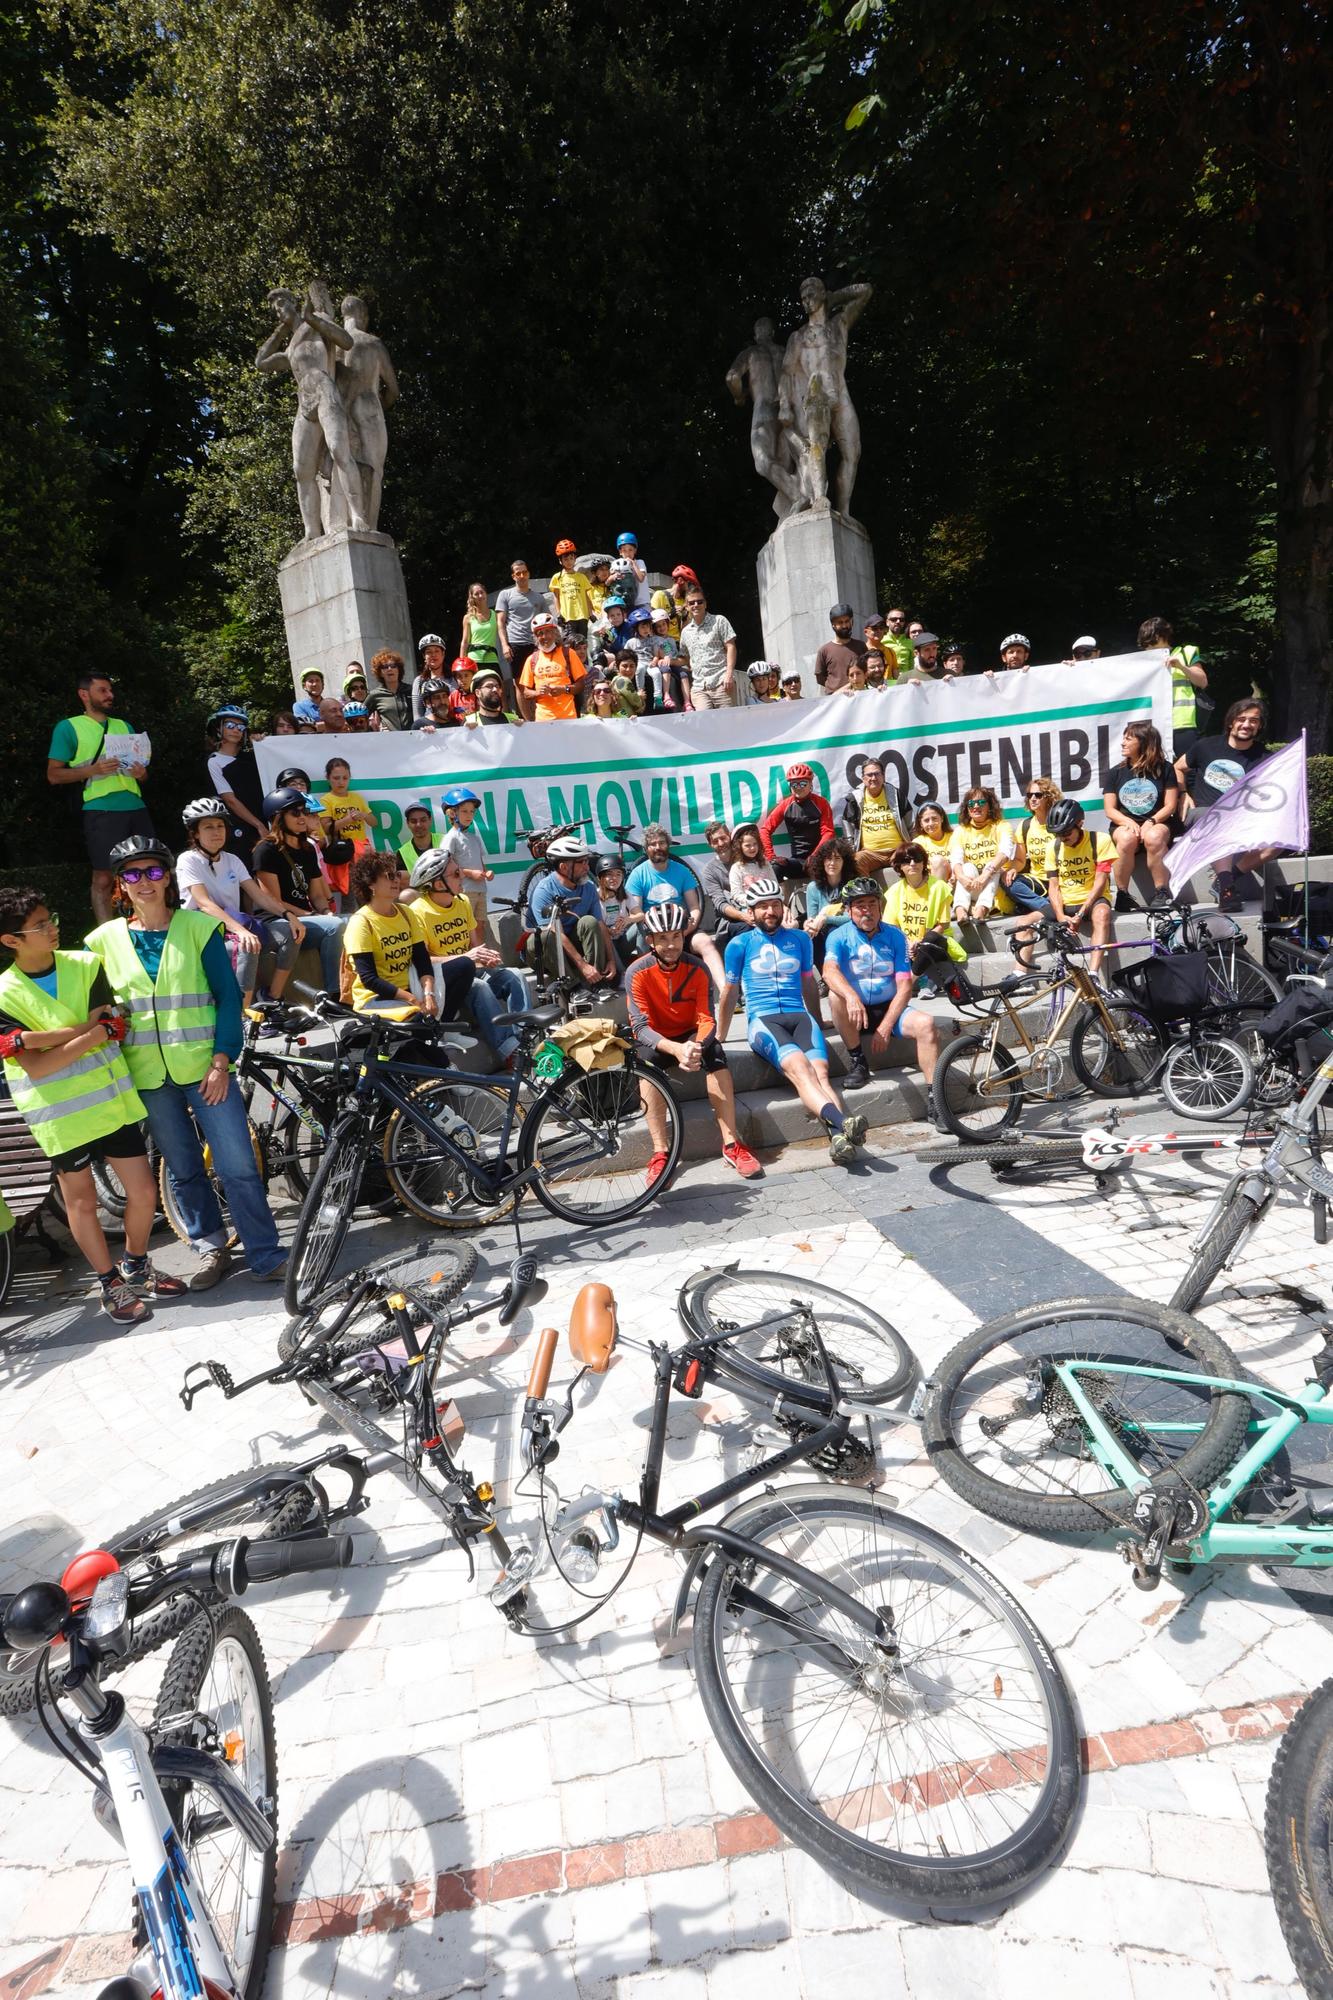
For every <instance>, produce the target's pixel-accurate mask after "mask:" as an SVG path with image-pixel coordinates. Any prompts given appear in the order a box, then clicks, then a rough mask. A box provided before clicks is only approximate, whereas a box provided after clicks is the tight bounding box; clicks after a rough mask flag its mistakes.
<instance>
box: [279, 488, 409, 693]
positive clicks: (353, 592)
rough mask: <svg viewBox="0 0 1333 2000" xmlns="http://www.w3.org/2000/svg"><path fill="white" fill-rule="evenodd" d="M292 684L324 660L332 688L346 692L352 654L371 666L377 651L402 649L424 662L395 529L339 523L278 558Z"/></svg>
mask: <svg viewBox="0 0 1333 2000" xmlns="http://www.w3.org/2000/svg"><path fill="white" fill-rule="evenodd" d="M278 589H279V591H280V592H281V595H282V616H283V621H284V623H285V624H286V627H287V651H288V653H289V655H290V656H291V663H292V684H293V686H294V687H295V689H296V692H297V694H300V692H301V676H302V674H307V673H309V672H310V670H311V668H312V667H318V668H319V670H320V672H321V673H322V674H323V676H324V685H325V687H326V688H327V690H328V692H329V693H330V694H335V695H340V694H341V693H342V684H343V676H344V675H345V674H346V672H347V663H348V661H349V660H360V662H361V664H362V666H363V667H364V668H365V669H366V673H367V677H369V673H370V662H371V658H372V656H373V655H374V654H375V653H380V652H385V651H388V652H393V653H401V654H402V656H403V661H404V663H405V666H406V670H407V673H408V675H409V676H410V675H411V674H412V673H413V671H414V668H415V664H416V650H415V648H414V646H413V644H412V626H411V621H410V619H409V617H408V610H407V590H406V588H405V586H404V583H403V567H402V564H401V563H400V562H399V560H398V551H397V549H396V548H395V547H394V544H393V542H392V540H391V538H390V537H389V536H388V535H380V534H369V533H357V531H356V530H355V529H351V528H339V529H338V530H337V531H336V532H335V533H334V534H331V535H321V536H319V538H318V540H316V541H313V542H298V543H297V545H296V547H295V548H294V549H293V550H292V552H291V554H290V555H289V556H287V557H285V558H284V560H283V561H282V562H281V563H279V565H278Z"/></svg>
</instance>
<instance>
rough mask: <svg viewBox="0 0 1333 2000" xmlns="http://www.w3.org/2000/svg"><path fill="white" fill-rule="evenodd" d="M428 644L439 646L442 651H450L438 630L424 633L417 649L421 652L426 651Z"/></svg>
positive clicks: (418, 641)
mask: <svg viewBox="0 0 1333 2000" xmlns="http://www.w3.org/2000/svg"><path fill="white" fill-rule="evenodd" d="M427 646H438V647H439V649H440V651H441V652H442V653H444V652H447V651H448V648H447V647H446V645H445V643H444V641H443V639H442V638H441V637H440V635H439V633H438V632H423V633H422V635H421V637H420V638H419V639H418V640H417V651H418V652H419V653H424V652H425V650H426V648H427Z"/></svg>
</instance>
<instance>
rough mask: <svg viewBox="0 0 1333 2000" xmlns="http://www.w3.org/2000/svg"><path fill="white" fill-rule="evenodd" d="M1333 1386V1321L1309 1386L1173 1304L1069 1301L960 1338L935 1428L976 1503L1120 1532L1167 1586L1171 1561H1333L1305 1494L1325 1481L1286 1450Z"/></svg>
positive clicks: (1127, 1552)
mask: <svg viewBox="0 0 1333 2000" xmlns="http://www.w3.org/2000/svg"><path fill="white" fill-rule="evenodd" d="M1330 1387H1333V1328H1329V1329H1326V1332H1325V1338H1324V1344H1323V1346H1322V1347H1321V1348H1320V1350H1319V1351H1318V1352H1317V1354H1316V1355H1315V1356H1314V1360H1313V1370H1312V1374H1311V1378H1310V1380H1309V1381H1307V1382H1306V1383H1305V1385H1304V1387H1303V1388H1302V1389H1301V1390H1300V1392H1299V1393H1298V1394H1297V1395H1294V1396H1292V1395H1287V1394H1286V1393H1285V1392H1284V1391H1282V1390H1278V1389H1270V1388H1268V1387H1267V1386H1266V1385H1265V1384H1264V1383H1262V1382H1255V1381H1252V1380H1249V1379H1247V1378H1246V1377H1244V1376H1242V1374H1241V1370H1240V1364H1239V1363H1238V1362H1237V1360H1236V1357H1235V1356H1234V1354H1232V1352H1231V1350H1230V1349H1229V1348H1228V1347H1227V1346H1226V1345H1225V1344H1224V1343H1223V1342H1222V1341H1220V1340H1219V1339H1218V1338H1217V1335H1216V1334H1215V1333H1213V1332H1212V1331H1211V1330H1210V1329H1209V1328H1208V1327H1206V1326H1204V1325H1202V1324H1201V1323H1200V1322H1199V1321H1198V1320H1195V1319H1191V1318H1190V1317H1189V1316H1188V1315H1187V1314H1185V1313H1182V1312H1179V1311H1177V1310H1176V1309H1175V1308H1173V1307H1171V1306H1159V1305H1154V1304H1152V1303H1151V1301H1149V1300H1147V1299H1130V1298H1117V1297H1105V1298H1088V1299H1061V1300H1056V1301H1054V1302H1052V1303H1051V1304H1049V1305H1040V1306H1030V1307H1027V1308H1025V1309H1024V1310H1023V1311H1021V1312H1017V1313H1010V1314H1007V1315H1006V1316H1005V1317H1003V1318H1001V1319H995V1320H991V1321H989V1322H988V1323H987V1324H986V1325H985V1326H981V1327H978V1328H977V1330H976V1332H975V1333H973V1334H970V1335H969V1336H968V1338H967V1339H966V1340H963V1341H960V1342H959V1344H958V1346H957V1347H955V1348H954V1349H953V1351H952V1353H950V1354H947V1355H946V1356H945V1358H944V1360H943V1361H942V1362H941V1363H940V1365H939V1367H938V1368H937V1369H935V1371H934V1373H933V1376H932V1379H931V1381H930V1383H929V1384H928V1385H927V1390H926V1396H925V1418H924V1427H923V1434H924V1439H925V1446H926V1451H927V1454H928V1456H929V1458H930V1460H931V1463H932V1464H933V1465H934V1466H935V1468H936V1470H937V1471H938V1472H939V1473H940V1474H941V1476H942V1477H943V1478H944V1479H946V1480H947V1481H948V1483H949V1484H950V1485H951V1486H952V1487H953V1488H954V1490H955V1492H957V1493H959V1494H961V1495H962V1497H963V1498H964V1499H965V1500H967V1501H969V1502H970V1503H971V1505H973V1506H975V1507H979V1508H980V1509H981V1511H982V1512H983V1513H985V1514H989V1515H991V1516H992V1517H993V1518H994V1519H995V1520H997V1521H1004V1522H1005V1523H1006V1524H1007V1525H1008V1526H1010V1527H1014V1528H1025V1529H1029V1530H1032V1531H1034V1532H1036V1533H1038V1534H1042V1533H1064V1532H1073V1533H1084V1532H1086V1531H1088V1530H1090V1529H1091V1530H1096V1529H1102V1530H1109V1531H1111V1532H1113V1533H1114V1534H1116V1535H1117V1536H1118V1537H1119V1538H1120V1539H1121V1542H1122V1554H1123V1555H1124V1556H1125V1559H1126V1561H1127V1562H1128V1563H1129V1564H1130V1567H1131V1569H1132V1572H1133V1576H1134V1581H1135V1583H1136V1584H1137V1585H1138V1586H1139V1587H1140V1589H1143V1590H1154V1589H1156V1587H1157V1585H1158V1584H1159V1583H1160V1581H1161V1577H1162V1570H1163V1566H1164V1565H1167V1564H1169V1565H1170V1566H1171V1567H1172V1568H1173V1569H1176V1570H1178V1571H1180V1572H1181V1573H1184V1572H1186V1571H1188V1570H1190V1569H1192V1568H1194V1567H1196V1566H1197V1565H1199V1564H1207V1563H1214V1562H1222V1561H1228V1560H1229V1561H1238V1562H1260V1563H1263V1564H1265V1565H1268V1566H1274V1565H1278V1566H1291V1567H1293V1568H1298V1569H1327V1568H1329V1567H1333V1531H1331V1530H1333V1523H1330V1520H1329V1518H1328V1517H1327V1516H1325V1515H1322V1514H1321V1513H1320V1512H1319V1511H1318V1509H1317V1508H1316V1507H1314V1506H1313V1505H1312V1504H1311V1503H1310V1502H1309V1501H1308V1500H1306V1499H1303V1498H1302V1493H1301V1488H1302V1486H1303V1485H1307V1484H1308V1485H1309V1486H1310V1487H1314V1486H1316V1485H1317V1484H1318V1482H1315V1481H1310V1482H1305V1481H1304V1480H1303V1479H1302V1478H1301V1477H1299V1476H1298V1475H1297V1474H1296V1473H1295V1472H1294V1471H1293V1469H1292V1468H1291V1466H1290V1464H1289V1463H1288V1461H1287V1459H1286V1454H1285V1450H1284V1447H1285V1446H1286V1444H1287V1442H1288V1440H1289V1439H1290V1438H1292V1437H1293V1436H1294V1435H1295V1433H1296V1432H1297V1431H1298V1430H1300V1429H1301V1427H1302V1425H1305V1424H1311V1425H1314V1426H1316V1427H1326V1426H1331V1425H1333V1402H1330V1401H1329V1399H1328V1395H1329V1389H1330ZM1252 1406H1258V1407H1259V1408H1260V1409H1262V1410H1264V1411H1265V1412H1266V1413H1265V1414H1263V1415H1257V1416H1252V1415H1251V1410H1252ZM1302 1517H1304V1518H1302Z"/></svg>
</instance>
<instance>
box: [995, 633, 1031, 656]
mask: <svg viewBox="0 0 1333 2000" xmlns="http://www.w3.org/2000/svg"><path fill="white" fill-rule="evenodd" d="M1011 646H1021V647H1022V648H1023V650H1024V652H1025V653H1030V652H1031V651H1032V641H1031V639H1029V637H1028V635H1027V633H1026V632H1011V633H1010V634H1009V636H1008V638H1007V639H1001V641H1000V651H1001V652H1002V653H1007V652H1008V651H1009V648H1010V647H1011Z"/></svg>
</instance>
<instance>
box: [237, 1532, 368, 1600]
mask: <svg viewBox="0 0 1333 2000" xmlns="http://www.w3.org/2000/svg"><path fill="white" fill-rule="evenodd" d="M351 1560H352V1537H351V1536H350V1535H312V1536H311V1537H310V1539H309V1540H308V1541H299V1542H295V1541H294V1542H244V1541H243V1542H242V1543H241V1544H240V1548H239V1552H238V1554H237V1556H236V1558H235V1560H234V1563H233V1569H234V1570H235V1572H236V1573H237V1574H238V1575H239V1576H241V1577H243V1579H244V1581H243V1585H242V1587H243V1588H244V1586H245V1585H246V1584H251V1583H269V1582H271V1581H272V1580H273V1578H274V1577H279V1576H302V1575H305V1574H306V1573H308V1572H310V1571H313V1570H320V1569H346V1568H347V1565H348V1564H349V1563H350V1562H351Z"/></svg>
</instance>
